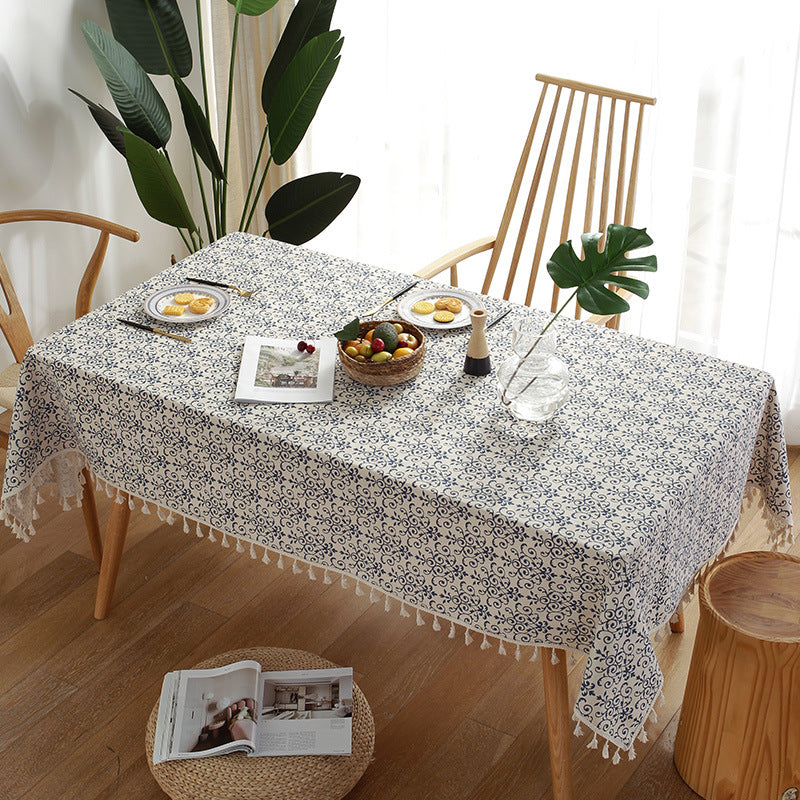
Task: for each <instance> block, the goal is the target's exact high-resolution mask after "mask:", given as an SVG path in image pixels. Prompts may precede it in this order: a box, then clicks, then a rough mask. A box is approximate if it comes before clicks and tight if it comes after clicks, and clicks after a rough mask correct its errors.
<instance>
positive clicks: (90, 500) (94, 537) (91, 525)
mask: <svg viewBox="0 0 800 800" xmlns="http://www.w3.org/2000/svg"><path fill="white" fill-rule="evenodd" d="M83 477H84V478H85V479H86V482H85V483H84V484H83V499H82V500H81V511H83V521H84V522H85V523H86V533H88V534H89V544H91V546H92V555H93V556H94V560H95V563H96V564H97V566H98V567H99V566H100V565H101V564H102V562H103V540H102V539H101V538H100V523H99V522H98V521H97V503H96V502H95V499H94V486H92V473H91V471H90V470H89V467H85V468H84V469H83Z"/></svg>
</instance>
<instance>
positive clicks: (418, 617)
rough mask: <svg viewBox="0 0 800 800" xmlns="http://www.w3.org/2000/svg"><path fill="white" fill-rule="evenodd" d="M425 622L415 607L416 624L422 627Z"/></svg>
mask: <svg viewBox="0 0 800 800" xmlns="http://www.w3.org/2000/svg"><path fill="white" fill-rule="evenodd" d="M424 624H425V620H424V619H422V614H420V612H419V609H417V625H419V626H420V627H422V626H423V625H424Z"/></svg>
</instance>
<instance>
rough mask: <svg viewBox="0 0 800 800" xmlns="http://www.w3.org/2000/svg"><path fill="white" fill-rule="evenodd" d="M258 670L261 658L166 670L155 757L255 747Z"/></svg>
mask: <svg viewBox="0 0 800 800" xmlns="http://www.w3.org/2000/svg"><path fill="white" fill-rule="evenodd" d="M260 674H261V665H260V664H259V663H258V662H257V661H237V662H236V663H235V664H228V665H226V666H224V667H218V668H216V669H194V670H180V671H178V672H170V673H168V674H167V675H166V676H165V678H164V683H163V685H162V689H161V701H160V704H159V715H158V721H157V724H156V735H155V741H154V747H153V763H154V764H158V763H160V762H162V761H169V760H172V759H180V758H202V757H203V756H215V755H220V754H222V753H230V752H233V751H235V750H246V751H248V752H252V750H253V749H254V748H255V743H256V738H257V735H256V729H257V720H258V717H259V699H258V698H259V693H260V688H259V687H260V678H259V676H260Z"/></svg>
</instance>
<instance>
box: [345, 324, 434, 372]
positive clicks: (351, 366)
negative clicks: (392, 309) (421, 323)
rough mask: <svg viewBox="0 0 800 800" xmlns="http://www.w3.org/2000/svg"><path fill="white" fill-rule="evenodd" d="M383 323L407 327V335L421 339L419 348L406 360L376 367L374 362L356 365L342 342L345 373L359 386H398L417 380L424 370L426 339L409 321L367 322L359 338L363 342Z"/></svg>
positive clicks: (392, 361)
mask: <svg viewBox="0 0 800 800" xmlns="http://www.w3.org/2000/svg"><path fill="white" fill-rule="evenodd" d="M381 322H391V323H399V324H400V325H402V326H403V331H404V332H405V333H411V334H413V335H414V336H416V337H417V341H418V342H419V344H418V345H417V348H416V350H414V352H413V353H411V354H410V355H407V356H403V357H402V358H398V359H396V360H395V359H392V360H391V361H385V362H383V363H381V364H376V363H375V362H373V361H356V360H355V359H354V358H351V357H350V356H348V355H347V353H345V352H344V342H341V341H340V342H339V346H338V349H339V361H340V362H341V364H342V369H343V370H344V371H345V372H346V373H347V374H348V375H349V376H350V377H351V378H352V379H353V380H354V381H358V382H359V383H366V384H368V385H370V386H394V385H396V384H398V383H405V382H406V381H411V380H414V378H416V377H417V375H419V371H420V370H421V369H422V362H423V360H424V358H425V336H424V335H423V333H422V331H421V330H420V329H419V328H418V327H417V326H416V325H412V324H411V323H410V322H406V321H405V320H399V319H398V320H395V319H390V320H367V321H365V322H362V323H361V325H360V326H359V332H358V335H359V338H363V337H364V336H365V334H366V333H367V331H369V330H371V329H372V328H374V327H376V326H377V325H379V324H380V323H381Z"/></svg>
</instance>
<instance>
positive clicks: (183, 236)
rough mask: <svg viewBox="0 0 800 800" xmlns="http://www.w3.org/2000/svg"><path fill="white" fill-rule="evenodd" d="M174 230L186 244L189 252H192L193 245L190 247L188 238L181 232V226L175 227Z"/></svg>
mask: <svg viewBox="0 0 800 800" xmlns="http://www.w3.org/2000/svg"><path fill="white" fill-rule="evenodd" d="M176 230H177V231H178V233H179V234H180V235H181V239H183V243H184V244H185V245H186V249H187V250H188V251H189V252H190V253H194V247H192V245H191V244H190V243H189V240H188V239H187V238H186V234H185V233H184V232H183V228H176ZM187 230H188V228H187Z"/></svg>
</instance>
